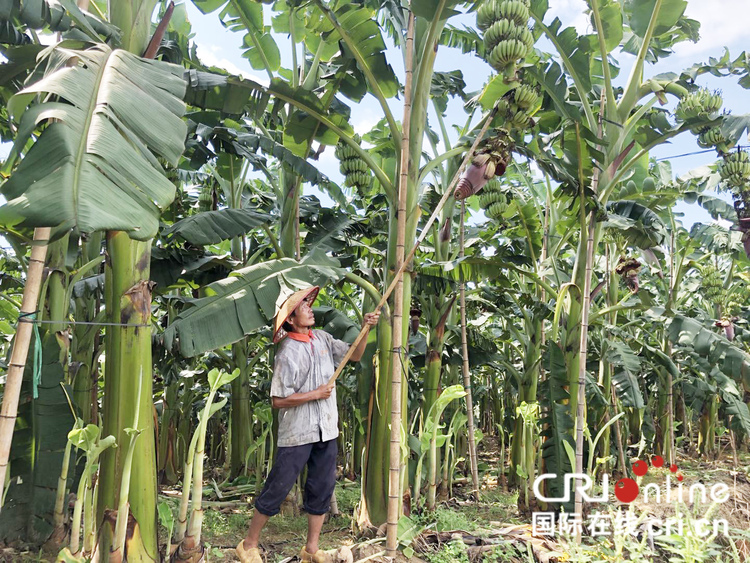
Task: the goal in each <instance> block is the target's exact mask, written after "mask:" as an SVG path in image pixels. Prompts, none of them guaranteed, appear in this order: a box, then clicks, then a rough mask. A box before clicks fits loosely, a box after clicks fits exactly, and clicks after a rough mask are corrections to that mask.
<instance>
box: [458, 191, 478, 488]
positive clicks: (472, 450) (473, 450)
mask: <svg viewBox="0 0 750 563" xmlns="http://www.w3.org/2000/svg"><path fill="white" fill-rule="evenodd" d="M465 215H466V200H463V199H462V200H461V225H460V227H459V247H458V255H459V257H460V258H463V257H464V221H465ZM459 276H460V278H461V285H460V297H459V299H460V307H461V352H462V354H463V364H462V370H463V376H464V389H465V390H466V415H467V418H468V421H467V424H468V426H469V464H470V465H471V481H472V483H473V485H474V501H475V502H477V503H478V502H479V472H478V470H477V444H476V442H475V441H474V401H473V399H472V395H471V373H470V372H469V343H468V341H467V338H466V282H465V281H464V275H463V270H459Z"/></svg>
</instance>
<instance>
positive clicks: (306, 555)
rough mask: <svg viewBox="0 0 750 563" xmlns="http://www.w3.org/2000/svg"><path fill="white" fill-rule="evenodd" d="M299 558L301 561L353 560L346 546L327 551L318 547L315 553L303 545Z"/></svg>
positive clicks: (337, 562) (349, 561) (350, 562)
mask: <svg viewBox="0 0 750 563" xmlns="http://www.w3.org/2000/svg"><path fill="white" fill-rule="evenodd" d="M299 558H300V560H302V561H309V562H310V563H339V562H341V563H352V561H354V558H353V557H352V550H351V549H349V547H347V546H344V547H341V548H339V549H329V550H327V551H323V550H322V549H319V550H318V551H316V552H315V553H310V552H309V551H307V546H305V547H303V548H302V551H300V552H299Z"/></svg>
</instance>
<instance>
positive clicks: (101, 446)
mask: <svg viewBox="0 0 750 563" xmlns="http://www.w3.org/2000/svg"><path fill="white" fill-rule="evenodd" d="M76 426H77V428H74V429H73V430H71V431H70V434H69V435H68V440H69V442H70V443H71V444H72V445H74V446H75V447H76V448H77V449H78V450H81V451H82V452H84V454H85V455H86V463H85V465H84V467H83V472H82V473H81V478H80V480H79V482H78V494H77V495H76V503H75V507H74V509H73V519H72V521H71V527H70V545H69V547H66V548H64V549H63V550H62V551H61V552H60V554H59V555H58V559H57V560H58V561H87V560H88V559H89V558H90V557H91V556H92V555H93V551H94V548H95V545H96V537H97V529H98V526H97V520H96V518H95V515H94V503H95V501H94V499H95V496H96V495H95V485H94V482H95V481H96V483H97V486H98V479H96V480H95V476H96V473H97V471H98V470H99V457H100V456H101V454H102V453H103V452H104V451H106V450H107V449H108V448H113V447H117V444H116V443H115V437H114V436H107V437H106V438H102V437H101V427H99V426H96V425H94V424H88V425H86V426H83V421H82V420H81V419H78V422H77V424H76ZM82 524H83V545H81V525H82Z"/></svg>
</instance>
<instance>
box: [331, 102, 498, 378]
mask: <svg viewBox="0 0 750 563" xmlns="http://www.w3.org/2000/svg"><path fill="white" fill-rule="evenodd" d="M497 109H498V108H497V105H495V107H494V108H492V111H491V112H490V113H489V114H488V115H487V118H486V120H485V122H484V126H482V130H481V131H480V132H479V135H477V136H476V138H475V139H474V144H473V145H471V149H469V152H467V153H466V156H465V157H464V160H463V162H462V163H461V166H460V167H459V169H458V170H457V171H456V174H455V175H454V176H453V180H451V183H450V185H449V186H448V189H447V190H446V191H445V193H444V194H443V197H442V198H441V200H440V201H439V202H438V204H437V207H435V211H433V212H432V215H430V218H429V219H427V223H425V226H424V228H423V229H422V233H421V234H420V235H419V237H418V238H417V242H416V243H415V244H414V246H413V247H412V249H411V250H410V251H409V254H407V255H406V258H404V261H403V262H402V263H401V267H400V268H399V269H398V270H397V271H396V274H395V275H394V276H393V279H392V280H391V283H390V285H389V286H388V289H386V290H385V293H383V296H382V297H381V298H380V301H379V302H378V304H377V305H375V308H374V309H373V312H375V311H380V309H381V308H382V307H383V305H385V302H386V301H388V298H389V297H390V296H391V293H393V290H394V289H395V288H396V284H397V283H398V282H399V278H401V276H402V274H403V273H404V270H406V266H407V265H408V264H409V262H411V259H412V258H414V254H415V253H416V252H417V249H418V248H419V245H420V244H422V242H423V241H424V239H425V238H426V237H427V235H428V234H429V233H430V227H431V226H432V224H433V223H434V222H435V220H436V219H437V217H438V215H439V214H440V211H441V210H442V209H443V206H444V205H445V204H446V202H447V201H448V198H449V197H451V195H453V190H454V188H455V187H456V184H457V183H458V180H459V179H460V178H461V174H462V173H463V171H464V168H466V165H467V164H468V163H469V160H470V159H471V157H472V156H474V153H475V152H476V150H477V147H478V146H479V143H480V142H481V141H482V138H483V137H484V134H485V133H487V129H489V127H490V123H492V120H493V119H494V117H495V115H496V114H497ZM369 328H370V327H363V328H362V330H361V331H360V333H359V334H358V335H357V338H355V339H354V342H353V343H352V345H351V346H350V348H349V351H348V352H347V353H346V354H345V355H344V358H343V359H342V360H341V363H340V364H339V367H338V368H336V372H335V373H334V374H333V376H332V377H331V379H329V380H328V382H329V383H333V382H334V381H336V379H338V377H339V375H340V374H341V372H342V371H344V367H346V363H347V362H348V361H349V358H351V357H352V354H354V350H355V349H356V348H357V346H358V345H359V343H360V342H362V339H363V338H364V337H365V336H366V335H367V333H368V332H369Z"/></svg>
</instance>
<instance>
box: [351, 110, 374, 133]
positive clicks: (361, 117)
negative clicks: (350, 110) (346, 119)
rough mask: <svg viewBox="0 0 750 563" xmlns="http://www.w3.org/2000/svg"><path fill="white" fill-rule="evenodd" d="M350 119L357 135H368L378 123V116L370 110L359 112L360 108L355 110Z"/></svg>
mask: <svg viewBox="0 0 750 563" xmlns="http://www.w3.org/2000/svg"><path fill="white" fill-rule="evenodd" d="M352 118H353V120H352V128H353V129H354V132H355V133H357V134H358V135H364V134H365V133H369V132H370V131H372V129H373V127H375V126H376V125H377V124H378V121H380V116H379V115H378V114H376V113H375V112H373V111H370V110H365V111H362V112H360V108H357V110H356V111H355V112H354V115H353V116H352Z"/></svg>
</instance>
